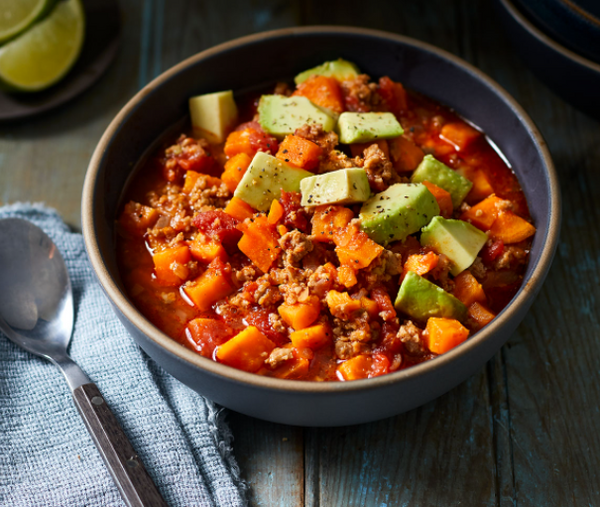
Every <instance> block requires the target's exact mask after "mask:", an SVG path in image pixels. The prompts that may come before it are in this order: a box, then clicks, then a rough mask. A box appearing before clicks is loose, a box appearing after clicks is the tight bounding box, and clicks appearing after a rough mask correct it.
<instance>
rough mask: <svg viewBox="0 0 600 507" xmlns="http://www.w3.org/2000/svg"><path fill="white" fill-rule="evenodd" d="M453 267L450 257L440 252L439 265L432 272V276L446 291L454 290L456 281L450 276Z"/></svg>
mask: <svg viewBox="0 0 600 507" xmlns="http://www.w3.org/2000/svg"><path fill="white" fill-rule="evenodd" d="M451 269H452V263H451V262H450V259H448V257H446V256H445V255H444V254H440V255H439V257H438V263H437V266H436V267H435V268H433V269H432V270H431V272H430V274H431V277H432V278H433V279H434V280H435V281H436V283H437V284H438V285H439V286H440V287H441V288H442V289H444V290H445V291H446V292H452V291H453V290H454V281H453V280H452V279H451V278H450V276H448V275H449V273H450V270H451Z"/></svg>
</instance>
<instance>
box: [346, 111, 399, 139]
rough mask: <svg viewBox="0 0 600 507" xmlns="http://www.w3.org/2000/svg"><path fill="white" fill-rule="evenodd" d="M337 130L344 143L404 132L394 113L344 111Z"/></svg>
mask: <svg viewBox="0 0 600 507" xmlns="http://www.w3.org/2000/svg"><path fill="white" fill-rule="evenodd" d="M337 131H338V134H339V136H340V143H343V144H352V143H366V142H367V141H373V140H376V139H390V138H392V137H398V136H401V135H402V134H403V133H404V130H403V129H402V125H400V123H398V120H397V119H396V117H395V116H394V114H393V113H342V114H341V115H340V117H339V119H338V126H337Z"/></svg>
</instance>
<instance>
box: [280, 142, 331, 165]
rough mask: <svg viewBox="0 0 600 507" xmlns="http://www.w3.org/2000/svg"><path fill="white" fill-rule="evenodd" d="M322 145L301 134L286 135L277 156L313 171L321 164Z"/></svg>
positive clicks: (286, 161)
mask: <svg viewBox="0 0 600 507" xmlns="http://www.w3.org/2000/svg"><path fill="white" fill-rule="evenodd" d="M322 152H323V150H322V149H321V147H320V146H319V145H318V144H316V143H313V142H312V141H309V140H308V139H304V138H302V137H299V136H294V135H289V136H286V137H285V139H284V140H283V141H282V143H281V144H280V145H279V150H278V151H277V155H276V157H277V158H278V159H279V160H283V161H284V162H285V163H287V164H290V165H293V166H295V167H300V168H302V169H306V170H307V171H312V170H313V169H315V168H316V167H317V166H318V165H319V159H320V157H321V153H322Z"/></svg>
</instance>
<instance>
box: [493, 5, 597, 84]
mask: <svg viewBox="0 0 600 507" xmlns="http://www.w3.org/2000/svg"><path fill="white" fill-rule="evenodd" d="M498 2H499V3H500V4H501V5H502V6H503V7H504V9H505V10H506V11H507V12H508V14H510V16H511V17H512V18H513V19H514V20H515V21H516V22H517V23H519V25H521V27H522V28H523V29H524V30H526V31H527V32H529V33H530V34H531V35H533V36H534V37H535V38H536V39H538V40H539V41H540V42H541V43H542V44H544V45H545V46H548V47H550V48H551V49H553V50H554V51H556V52H557V53H560V54H561V55H562V56H564V57H565V58H567V59H569V60H574V61H575V62H576V63H578V64H579V65H582V66H584V67H587V68H588V69H590V70H592V71H594V72H597V73H598V74H600V63H596V62H594V61H592V60H588V59H587V58H586V57H585V56H581V55H580V54H579V53H575V51H572V50H570V49H569V48H567V47H565V46H563V45H562V44H560V43H559V42H557V41H556V40H555V39H553V38H551V37H550V36H548V35H546V34H545V33H544V32H543V31H542V30H540V29H539V28H538V27H537V26H535V25H534V24H533V23H532V22H531V21H529V20H528V19H527V18H526V17H525V16H524V15H523V13H522V12H521V11H520V10H519V9H518V8H517V7H516V6H515V5H514V4H513V3H512V2H511V1H510V0H498Z"/></svg>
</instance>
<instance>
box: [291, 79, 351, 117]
mask: <svg viewBox="0 0 600 507" xmlns="http://www.w3.org/2000/svg"><path fill="white" fill-rule="evenodd" d="M293 95H300V96H302V97H306V98H307V99H308V100H310V101H311V102H314V103H315V104H317V105H318V106H321V107H325V108H327V109H331V110H332V111H335V112H336V113H343V112H344V98H343V96H342V89H341V88H340V84H339V83H338V81H337V79H335V78H333V77H327V76H318V75H316V76H312V77H310V78H308V79H307V80H306V81H304V82H303V83H300V84H299V85H298V88H297V89H296V91H295V92H294V93H293Z"/></svg>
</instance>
